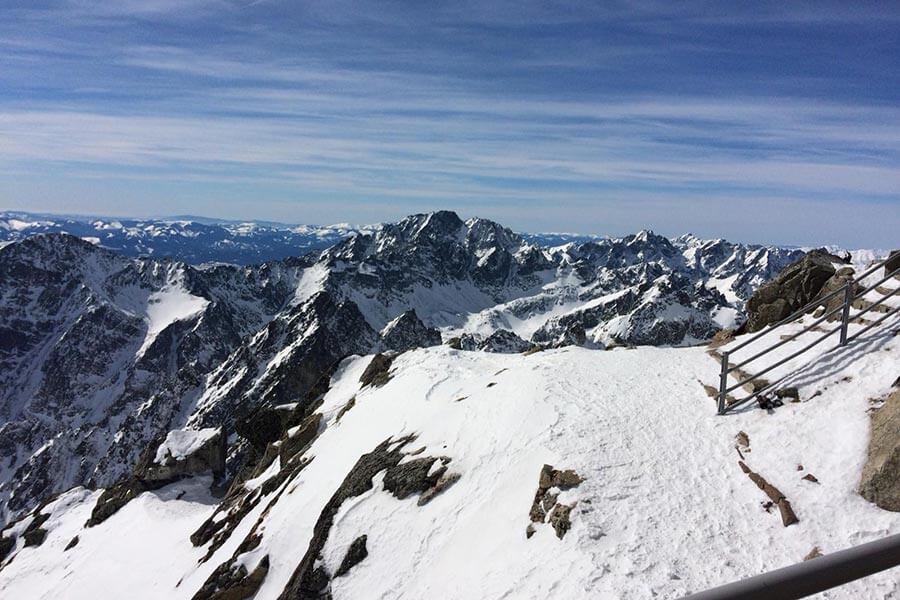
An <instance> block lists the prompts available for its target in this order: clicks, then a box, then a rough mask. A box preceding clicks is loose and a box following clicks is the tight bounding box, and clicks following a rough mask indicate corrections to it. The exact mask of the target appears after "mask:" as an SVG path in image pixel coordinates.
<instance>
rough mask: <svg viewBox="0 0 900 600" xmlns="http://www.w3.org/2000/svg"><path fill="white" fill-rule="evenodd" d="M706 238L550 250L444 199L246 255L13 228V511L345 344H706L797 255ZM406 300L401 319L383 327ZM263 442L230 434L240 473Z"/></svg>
mask: <svg viewBox="0 0 900 600" xmlns="http://www.w3.org/2000/svg"><path fill="white" fill-rule="evenodd" d="M712 247H713V246H709V247H707V246H704V244H700V243H696V242H690V243H688V242H684V243H682V245H681V246H679V245H678V242H673V241H671V240H668V239H667V238H664V237H662V236H657V235H655V234H652V233H651V232H640V233H639V234H636V235H632V236H627V237H625V238H622V239H619V240H596V241H590V242H584V243H580V244H575V243H572V244H567V245H564V246H562V247H556V248H543V247H540V246H537V245H535V244H533V243H530V242H528V241H527V240H526V239H525V238H523V237H522V236H519V235H518V234H515V233H514V232H512V231H510V230H509V229H507V228H505V227H503V226H502V225H500V224H498V223H495V222H492V221H489V220H485V219H468V220H465V221H464V220H462V219H460V218H459V217H458V216H457V215H456V214H455V213H452V212H450V211H438V212H435V213H426V214H419V215H411V216H410V217H407V218H406V219H403V220H401V221H399V222H397V223H393V224H385V225H383V226H381V227H379V228H377V229H373V230H371V231H367V232H360V233H358V234H356V235H353V236H351V237H348V238H345V239H343V240H341V241H339V242H338V243H337V244H335V245H332V246H330V247H329V248H327V249H324V250H321V251H318V252H313V253H307V254H305V255H304V256H301V257H290V258H285V259H282V260H277V261H269V262H264V263H259V264H255V265H247V266H235V265H218V266H212V267H203V268H199V267H196V266H193V265H190V264H188V263H185V262H181V261H175V260H171V259H155V258H146V257H144V258H131V257H126V256H122V255H120V254H118V253H115V252H112V251H110V250H107V249H105V248H102V247H98V246H97V245H95V244H92V243H89V242H85V241H84V240H81V239H79V238H78V237H77V236H66V235H64V234H43V235H39V236H30V237H28V238H26V239H25V240H22V241H19V242H14V243H12V244H9V245H7V246H5V247H3V248H0V275H2V277H0V333H2V338H3V342H4V343H3V344H2V345H0V365H2V367H3V368H2V369H0V373H2V375H0V376H2V378H3V381H2V382H0V383H2V385H0V388H2V389H3V390H4V391H3V392H0V414H2V415H3V416H4V418H5V420H6V422H5V423H4V424H3V425H2V426H0V447H2V448H3V450H4V455H5V456H8V457H10V458H9V459H8V460H7V461H6V463H5V464H3V465H0V501H2V507H3V509H2V510H3V513H4V519H8V518H9V517H10V516H11V515H13V514H19V513H20V512H21V511H23V510H27V509H28V508H30V507H32V506H34V505H35V503H36V502H39V501H40V500H41V499H42V498H44V497H46V495H47V494H50V493H54V492H59V491H62V490H63V489H66V488H68V487H71V486H73V485H78V484H82V485H89V486H92V487H96V486H100V487H103V486H107V485H111V484H112V483H114V482H115V481H117V480H119V479H120V478H121V477H123V476H124V475H125V474H126V473H127V472H128V471H129V469H130V468H131V466H132V465H133V464H134V463H135V461H136V460H137V458H138V456H139V454H140V453H141V452H142V451H143V449H144V447H146V445H147V444H148V443H149V442H150V440H152V439H153V438H154V437H156V436H158V435H159V434H161V433H164V432H165V431H168V430H172V429H176V428H178V427H183V426H192V427H219V426H224V427H226V429H228V430H231V429H232V428H233V427H234V426H235V424H236V423H237V422H238V421H239V420H240V419H242V418H244V417H245V416H246V415H248V414H250V413H251V412H252V411H253V409H254V408H255V407H257V406H264V405H279V404H285V403H297V402H300V403H302V402H306V400H303V399H304V398H305V397H306V396H307V394H308V393H309V392H310V391H311V390H312V389H314V387H315V385H316V382H317V381H318V380H319V379H320V378H321V377H323V376H324V375H325V374H326V373H327V372H328V371H329V369H331V368H332V367H333V365H335V364H337V363H338V362H339V361H340V360H341V359H343V358H344V357H346V356H347V355H352V354H365V353H368V352H369V351H371V350H374V349H377V348H379V347H384V348H390V347H391V346H392V345H393V346H396V345H398V344H399V346H397V347H403V348H410V347H414V346H427V345H431V344H434V343H436V342H437V341H438V338H436V337H435V335H436V334H435V333H432V332H433V330H434V328H437V329H439V330H440V331H441V333H442V334H443V337H444V338H445V340H449V339H450V338H453V337H458V336H460V335H469V336H473V337H474V338H476V339H475V341H473V342H472V345H473V346H474V347H480V348H485V349H489V350H495V351H521V349H522V348H528V347H532V346H534V347H557V346H562V345H567V344H576V345H585V346H590V347H604V346H613V345H620V344H626V345H627V344H651V345H660V344H665V345H669V344H691V343H697V342H699V341H702V340H703V339H705V338H708V337H709V336H711V335H712V334H713V333H714V332H715V331H717V330H718V329H719V328H721V327H722V326H727V325H730V324H733V323H734V322H735V321H736V320H739V318H740V311H741V309H742V302H743V300H744V299H745V297H746V296H745V295H744V294H745V288H747V289H749V287H752V286H753V285H755V284H757V283H761V282H762V281H765V280H767V279H768V278H770V277H771V276H772V275H774V274H775V273H776V272H777V271H778V270H779V269H780V268H781V267H782V266H784V265H786V264H787V263H788V262H791V261H792V260H794V259H795V258H796V257H798V256H799V255H800V254H801V253H799V252H798V251H785V250H782V249H778V248H765V247H745V246H742V245H737V244H729V243H727V242H724V241H719V242H716V243H715V244H714V247H715V250H716V251H715V252H712V251H710V248H712ZM735 281H741V282H745V283H746V286H744V287H741V286H738V287H733V286H732V284H733V283H734V282H735ZM723 290H724V291H727V292H728V294H729V295H730V296H731V297H730V298H728V297H726V295H725V294H724V293H723ZM407 313H408V314H409V316H408V317H407V318H405V319H404V320H403V321H402V323H403V331H401V332H398V331H396V330H393V329H392V330H389V331H388V330H386V329H385V328H386V326H387V325H388V324H389V323H391V322H392V321H393V320H395V319H397V318H398V317H400V316H401V315H404V314H407ZM388 334H390V339H389V338H388V337H386V336H388ZM494 334H498V336H499V337H494V338H492V339H491V341H489V342H484V343H483V342H482V340H487V339H489V338H491V336H493V335H494ZM517 340H518V341H517ZM467 343H468V342H467ZM251 454H252V453H251V451H250V449H248V447H247V446H246V445H243V444H241V443H240V442H234V443H231V444H230V445H229V460H228V469H229V474H231V475H233V474H235V473H236V472H237V470H238V469H239V468H240V464H242V461H245V460H248V458H247V457H248V456H250V455H251Z"/></svg>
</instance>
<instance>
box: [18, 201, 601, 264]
mask: <svg viewBox="0 0 900 600" xmlns="http://www.w3.org/2000/svg"><path fill="white" fill-rule="evenodd" d="M379 227H381V225H350V224H348V223H339V224H335V225H325V226H318V225H287V224H284V223H274V222H270V221H228V220H219V219H210V218H207V217H197V216H192V215H180V216H173V217H166V218H159V219H116V218H109V217H92V216H77V215H51V214H41V213H29V212H16V211H7V212H0V245H3V244H5V243H8V242H13V241H17V240H21V239H24V238H26V237H28V236H31V235H36V234H40V233H68V234H70V235H74V236H76V237H80V238H81V239H83V240H86V241H88V242H91V243H93V244H97V245H100V246H103V247H104V248H108V249H109V250H114V251H116V252H119V253H121V254H124V255H125V256H133V257H137V256H150V257H158V258H172V259H175V260H179V261H182V262H186V263H189V264H195V265H196V264H202V263H231V264H237V265H250V264H257V263H261V262H266V261H270V260H281V259H284V258H288V257H292V256H300V255H302V254H306V253H307V252H314V251H316V250H324V249H325V248H328V247H330V246H333V245H334V244H336V243H337V242H339V241H341V240H343V239H345V238H347V237H349V236H351V235H353V234H355V233H361V232H370V231H374V230H376V229H378V228H379ZM522 237H523V239H525V240H526V241H528V242H530V243H533V244H536V245H539V246H559V245H562V244H567V243H570V242H586V241H590V240H596V239H602V238H600V236H589V235H578V234H567V233H539V234H522Z"/></svg>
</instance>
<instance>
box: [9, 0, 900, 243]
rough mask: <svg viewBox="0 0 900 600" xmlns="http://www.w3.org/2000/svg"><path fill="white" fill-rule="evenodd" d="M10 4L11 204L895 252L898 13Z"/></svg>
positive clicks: (820, 7) (269, 1) (23, 0)
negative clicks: (441, 219) (480, 221)
mask: <svg viewBox="0 0 900 600" xmlns="http://www.w3.org/2000/svg"><path fill="white" fill-rule="evenodd" d="M727 4H730V3H722V2H710V3H706V2H668V1H665V2H653V1H637V0H633V1H625V2H597V3H591V2H571V3H569V2H550V1H542V2H529V1H524V2H513V1H506V0H503V1H498V2H490V1H487V0H480V1H474V2H466V1H460V2H427V1H426V2H413V1H409V2H400V1H393V2H391V1H384V2H378V3H376V2H355V1H347V0H329V1H325V2H319V1H311V2H288V1H284V2H282V1H276V0H258V1H255V2H254V1H251V0H242V1H230V0H119V1H117V2H88V1H87V0H69V1H57V2H41V1H40V0H12V1H10V0H5V1H4V2H2V4H0V208H7V209H21V210H33V211H47V212H67V213H83V214H84V213H87V214H105V215H117V216H128V215H132V216H151V215H156V216H160V215H167V214H185V213H191V214H200V215H206V216H214V217H222V218H239V219H250V218H256V219H265V220H278V221H285V222H291V223H330V222H338V221H349V222H353V223H365V222H374V221H381V220H387V219H394V218H398V217H401V216H403V215H406V214H409V213H412V212H421V211H425V210H431V209H436V208H450V209H454V210H457V211H458V212H459V213H460V214H461V215H463V216H474V215H477V216H483V217H489V218H494V219H497V220H499V221H501V222H503V223H504V224H506V225H508V226H510V227H513V228H515V229H519V230H530V231H541V230H543V231H549V230H553V231H573V232H580V233H596V234H611V235H619V234H625V233H630V232H633V231H636V230H639V229H642V228H651V229H654V230H655V231H657V232H659V233H664V234H670V235H675V234H679V233H683V232H687V231H692V232H694V233H696V234H698V235H703V236H710V237H719V236H721V237H728V238H731V239H735V240H744V241H758V242H775V243H788V244H820V243H839V244H844V245H847V246H866V247H873V246H874V247H890V246H896V245H897V244H898V241H900V234H898V232H900V5H898V4H896V3H890V2H880V3H871V4H866V3H856V2H854V3H851V2H836V3H827V2H814V3H803V2H771V3H767V2H753V3H749V2H747V3H736V4H738V5H739V6H740V7H741V8H737V9H735V8H733V7H728V6H727Z"/></svg>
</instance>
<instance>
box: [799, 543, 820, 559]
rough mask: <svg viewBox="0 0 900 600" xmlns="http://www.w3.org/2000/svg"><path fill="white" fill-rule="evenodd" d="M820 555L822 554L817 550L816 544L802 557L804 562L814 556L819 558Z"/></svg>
mask: <svg viewBox="0 0 900 600" xmlns="http://www.w3.org/2000/svg"><path fill="white" fill-rule="evenodd" d="M820 556H822V551H821V550H819V547H818V546H813V549H812V550H810V551H809V554H807V555H806V556H804V557H803V561H804V562H806V561H808V560H812V559H814V558H819V557H820Z"/></svg>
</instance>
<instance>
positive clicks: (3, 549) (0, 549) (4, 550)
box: [0, 536, 16, 562]
mask: <svg viewBox="0 0 900 600" xmlns="http://www.w3.org/2000/svg"><path fill="white" fill-rule="evenodd" d="M15 547H16V538H14V537H6V536H0V562H3V559H4V558H6V557H7V556H9V553H10V552H12V550H13V548H15Z"/></svg>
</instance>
